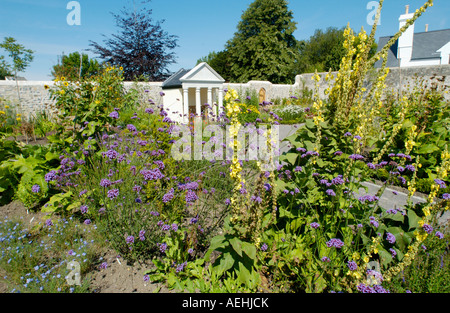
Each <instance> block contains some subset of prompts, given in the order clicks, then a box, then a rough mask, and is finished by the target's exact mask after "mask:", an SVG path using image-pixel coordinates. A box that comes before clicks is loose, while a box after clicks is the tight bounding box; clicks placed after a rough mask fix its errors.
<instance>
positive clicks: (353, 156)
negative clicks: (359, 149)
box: [349, 154, 364, 161]
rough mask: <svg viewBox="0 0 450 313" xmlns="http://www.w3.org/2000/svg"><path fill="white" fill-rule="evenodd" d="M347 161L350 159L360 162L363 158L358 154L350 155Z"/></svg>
mask: <svg viewBox="0 0 450 313" xmlns="http://www.w3.org/2000/svg"><path fill="white" fill-rule="evenodd" d="M349 159H352V160H355V161H356V160H362V159H364V157H363V156H362V155H360V154H352V155H350V156H349Z"/></svg>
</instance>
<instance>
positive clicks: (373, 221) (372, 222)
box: [369, 216, 378, 227]
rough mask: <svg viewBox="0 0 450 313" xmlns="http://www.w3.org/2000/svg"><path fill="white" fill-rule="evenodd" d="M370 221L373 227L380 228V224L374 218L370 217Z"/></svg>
mask: <svg viewBox="0 0 450 313" xmlns="http://www.w3.org/2000/svg"><path fill="white" fill-rule="evenodd" d="M369 220H370V224H371V225H373V226H374V227H378V222H377V220H376V219H375V217H374V216H371V217H369Z"/></svg>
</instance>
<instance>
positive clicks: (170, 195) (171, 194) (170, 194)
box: [162, 188, 174, 203]
mask: <svg viewBox="0 0 450 313" xmlns="http://www.w3.org/2000/svg"><path fill="white" fill-rule="evenodd" d="M173 197H174V190H173V188H172V189H170V191H169V192H168V193H166V194H165V195H164V196H163V197H162V201H163V202H164V203H167V202H169V201H171V200H172V199H173Z"/></svg>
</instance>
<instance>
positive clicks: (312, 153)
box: [300, 151, 319, 158]
mask: <svg viewBox="0 0 450 313" xmlns="http://www.w3.org/2000/svg"><path fill="white" fill-rule="evenodd" d="M310 155H315V156H319V152H317V151H307V152H306V153H303V154H302V155H301V156H300V157H301V158H305V157H307V156H310Z"/></svg>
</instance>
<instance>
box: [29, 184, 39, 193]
mask: <svg viewBox="0 0 450 313" xmlns="http://www.w3.org/2000/svg"><path fill="white" fill-rule="evenodd" d="M39 191H41V186H39V185H33V187H31V192H34V193H39Z"/></svg>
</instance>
